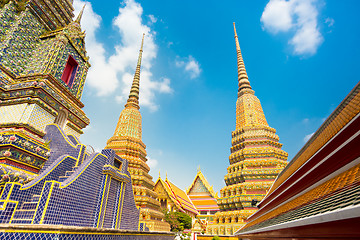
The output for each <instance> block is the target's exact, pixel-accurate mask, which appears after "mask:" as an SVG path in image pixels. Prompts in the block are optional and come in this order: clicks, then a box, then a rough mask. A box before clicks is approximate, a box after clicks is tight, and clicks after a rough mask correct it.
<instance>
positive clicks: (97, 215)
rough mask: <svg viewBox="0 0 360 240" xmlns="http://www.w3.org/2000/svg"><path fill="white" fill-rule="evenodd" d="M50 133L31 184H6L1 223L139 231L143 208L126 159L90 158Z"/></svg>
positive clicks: (57, 132)
mask: <svg viewBox="0 0 360 240" xmlns="http://www.w3.org/2000/svg"><path fill="white" fill-rule="evenodd" d="M46 132H47V134H46V135H45V137H44V138H45V139H46V140H47V141H48V142H49V145H50V149H51V155H50V158H49V160H48V161H47V162H46V164H45V166H44V167H43V169H42V170H41V172H40V173H39V176H37V177H36V178H35V179H34V180H32V181H30V182H29V183H27V184H25V185H24V184H21V183H20V182H7V183H6V185H5V186H4V190H3V192H2V194H1V196H0V206H1V207H0V223H10V224H51V225H67V226H82V227H94V228H104V227H106V228H113V229H127V230H137V229H138V226H139V218H138V216H139V210H138V209H137V208H136V206H135V200H134V196H133V192H132V187H131V186H132V185H131V177H130V173H129V172H128V162H127V160H124V159H121V158H120V157H118V156H117V155H116V154H115V152H114V151H113V150H110V149H108V150H103V151H102V152H101V153H93V154H91V155H89V154H87V153H86V146H85V145H82V144H80V143H78V144H74V140H76V139H70V138H68V137H67V136H66V135H65V133H64V132H63V131H62V130H61V129H60V128H59V127H58V126H57V125H55V124H52V125H48V126H47V128H46ZM115 162H118V163H119V164H118V165H115V164H114V163H115ZM116 166H120V167H116ZM89 180H91V181H89ZM125 199H126V200H125Z"/></svg>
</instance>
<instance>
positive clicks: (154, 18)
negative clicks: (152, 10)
mask: <svg viewBox="0 0 360 240" xmlns="http://www.w3.org/2000/svg"><path fill="white" fill-rule="evenodd" d="M149 18H150V21H151V22H152V23H156V22H157V18H156V17H155V16H154V15H151V14H150V15H149Z"/></svg>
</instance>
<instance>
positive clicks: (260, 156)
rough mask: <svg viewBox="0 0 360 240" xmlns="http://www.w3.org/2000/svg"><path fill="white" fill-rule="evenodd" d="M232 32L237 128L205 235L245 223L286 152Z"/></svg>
mask: <svg viewBox="0 0 360 240" xmlns="http://www.w3.org/2000/svg"><path fill="white" fill-rule="evenodd" d="M234 31H235V43H236V52H237V65H238V83H239V85H238V86H239V88H238V99H237V101H236V128H235V131H233V132H232V141H231V144H232V147H231V149H230V152H231V154H230V157H229V162H230V166H229V167H228V168H227V174H226V175H225V177H224V180H225V183H226V186H225V187H224V188H222V189H221V190H220V195H221V196H220V197H219V199H218V200H217V203H218V205H219V208H220V212H218V213H216V214H215V218H214V224H211V225H209V226H208V227H207V233H208V234H218V235H232V234H234V233H235V232H236V231H237V230H238V229H239V228H240V227H242V226H243V225H245V223H246V219H247V218H248V217H249V216H250V215H251V214H253V213H254V212H255V211H256V210H257V207H256V205H257V203H258V202H260V201H261V200H262V199H263V198H264V196H265V195H266V194H267V192H268V190H269V188H270V187H271V185H272V184H273V182H274V180H275V178H276V177H277V175H278V174H279V173H280V172H281V171H282V169H283V168H284V167H285V166H286V164H287V162H286V160H287V156H288V154H287V153H286V152H285V151H283V150H281V147H282V144H281V143H279V137H278V136H277V135H276V130H275V129H274V128H271V127H269V125H268V123H267V121H266V118H265V115H264V112H263V110H262V107H261V103H260V101H259V99H258V98H257V97H256V96H255V95H254V90H252V88H251V86H250V82H249V80H248V75H247V73H246V69H245V64H244V61H243V57H242V54H241V50H240V45H239V41H238V36H237V33H236V29H235V23H234Z"/></svg>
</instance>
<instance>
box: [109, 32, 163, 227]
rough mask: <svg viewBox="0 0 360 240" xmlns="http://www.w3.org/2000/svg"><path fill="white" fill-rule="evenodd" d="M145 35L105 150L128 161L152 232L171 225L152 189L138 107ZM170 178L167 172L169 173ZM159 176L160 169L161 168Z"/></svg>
mask: <svg viewBox="0 0 360 240" xmlns="http://www.w3.org/2000/svg"><path fill="white" fill-rule="evenodd" d="M144 38H145V34H143V37H142V41H141V47H140V53H139V58H138V62H137V66H136V70H135V75H134V79H133V83H132V86H131V90H130V94H129V98H128V100H127V103H126V104H125V108H124V109H123V110H122V111H121V113H120V117H119V120H118V123H117V125H116V128H115V132H114V135H113V136H112V137H111V138H110V139H109V140H108V141H107V145H106V147H105V148H106V149H114V150H115V153H116V154H117V155H118V156H119V157H121V158H123V159H126V160H128V161H129V171H130V174H131V179H132V184H133V189H134V193H135V196H134V198H135V204H136V206H138V207H139V208H140V221H141V222H143V223H144V222H145V223H146V227H148V228H149V230H150V231H170V225H169V224H168V223H167V222H165V221H163V219H164V214H163V213H162V212H161V210H160V208H161V205H160V202H159V201H157V200H156V199H158V195H157V193H156V192H154V191H153V188H154V185H155V183H154V182H153V180H152V176H151V175H150V174H149V171H150V167H149V166H148V165H147V163H146V162H147V161H148V160H147V157H146V155H147V154H146V145H145V144H144V143H143V142H142V140H141V138H142V124H141V121H142V117H141V113H140V106H139V91H140V88H139V86H140V68H141V59H142V52H143V46H144ZM166 177H167V174H166ZM159 179H160V171H159Z"/></svg>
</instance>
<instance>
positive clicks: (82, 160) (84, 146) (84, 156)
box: [81, 145, 86, 164]
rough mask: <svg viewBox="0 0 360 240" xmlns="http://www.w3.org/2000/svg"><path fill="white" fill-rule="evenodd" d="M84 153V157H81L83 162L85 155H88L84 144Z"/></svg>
mask: <svg viewBox="0 0 360 240" xmlns="http://www.w3.org/2000/svg"><path fill="white" fill-rule="evenodd" d="M84 148H85V149H84V154H83V157H82V159H81V164H82V163H83V162H84V160H85V156H86V146H85V145H84Z"/></svg>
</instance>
